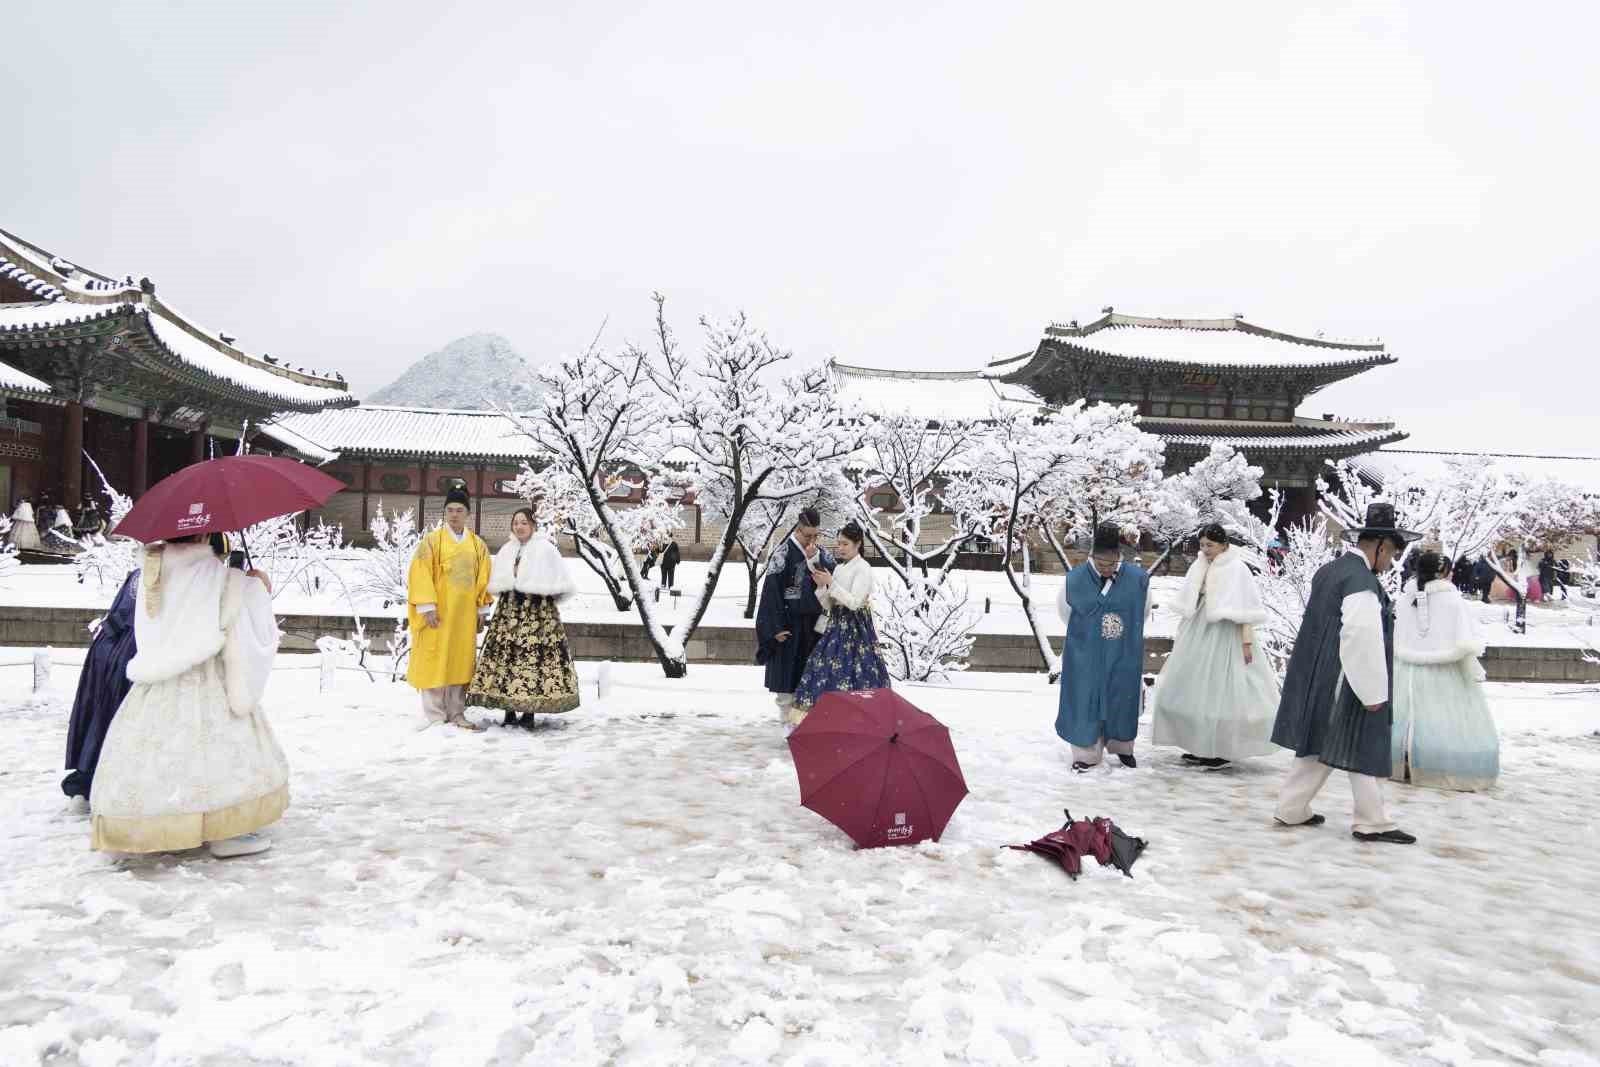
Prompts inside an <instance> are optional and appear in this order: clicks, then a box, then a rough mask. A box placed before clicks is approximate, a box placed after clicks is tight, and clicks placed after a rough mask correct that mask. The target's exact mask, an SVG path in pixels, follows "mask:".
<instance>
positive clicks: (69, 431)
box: [39, 400, 83, 528]
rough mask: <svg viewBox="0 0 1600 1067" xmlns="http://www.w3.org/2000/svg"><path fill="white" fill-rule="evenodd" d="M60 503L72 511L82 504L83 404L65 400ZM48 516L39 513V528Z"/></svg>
mask: <svg viewBox="0 0 1600 1067" xmlns="http://www.w3.org/2000/svg"><path fill="white" fill-rule="evenodd" d="M61 453H62V455H61V497H62V499H61V503H62V504H63V505H64V506H66V507H67V508H68V509H70V510H72V511H76V510H78V508H80V507H82V506H83V404H81V403H80V402H78V401H76V400H69V401H67V411H66V417H65V418H64V419H63V420H62V423H61ZM49 521H50V516H48V515H40V516H39V522H40V524H41V528H42V527H43V524H45V523H48V522H49Z"/></svg>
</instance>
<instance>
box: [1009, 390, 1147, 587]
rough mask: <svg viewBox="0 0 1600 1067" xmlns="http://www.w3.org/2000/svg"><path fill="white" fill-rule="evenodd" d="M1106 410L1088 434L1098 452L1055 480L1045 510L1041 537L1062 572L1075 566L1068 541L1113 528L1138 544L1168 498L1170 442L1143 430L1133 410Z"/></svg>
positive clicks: (1086, 452)
mask: <svg viewBox="0 0 1600 1067" xmlns="http://www.w3.org/2000/svg"><path fill="white" fill-rule="evenodd" d="M1101 407H1103V408H1104V409H1105V410H1103V411H1100V412H1099V413H1098V414H1097V415H1096V416H1095V419H1094V421H1092V422H1091V423H1090V424H1089V426H1088V428H1087V429H1086V432H1088V433H1091V434H1095V435H1096V436H1095V439H1094V442H1093V445H1092V447H1089V448H1085V449H1082V450H1081V454H1079V455H1078V456H1077V457H1076V458H1075V459H1074V460H1073V462H1071V463H1068V464H1065V465H1064V466H1063V467H1062V468H1061V470H1060V471H1059V472H1058V473H1057V474H1056V475H1055V476H1054V477H1053V478H1051V479H1050V481H1049V482H1048V483H1047V485H1046V491H1045V494H1044V501H1043V503H1042V505H1041V508H1040V513H1039V524H1038V530H1039V533H1040V535H1042V536H1043V537H1044V539H1045V541H1046V542H1048V543H1049V545H1050V548H1051V550H1052V551H1053V552H1054V553H1055V555H1056V559H1057V560H1059V561H1060V563H1061V568H1062V570H1066V569H1067V568H1068V567H1069V566H1070V563H1069V561H1068V559H1067V549H1066V543H1065V540H1064V537H1065V536H1066V535H1068V534H1072V533H1076V534H1079V535H1089V534H1091V533H1092V531H1093V530H1094V527H1095V525H1096V524H1098V523H1102V522H1110V523H1115V524H1116V525H1118V526H1120V527H1122V528H1123V529H1124V530H1127V531H1128V532H1129V534H1130V536H1131V537H1132V538H1133V539H1134V540H1135V541H1137V539H1138V534H1139V532H1141V531H1144V530H1148V529H1150V528H1151V527H1152V526H1153V525H1154V517H1155V507H1156V504H1157V503H1158V502H1159V501H1160V499H1161V496H1162V494H1161V485H1162V482H1163V480H1164V479H1163V477H1162V474H1161V468H1162V466H1163V464H1164V462H1165V458H1166V442H1164V441H1162V440H1161V438H1159V437H1157V436H1156V435H1155V434H1150V433H1145V432H1144V431H1143V430H1140V429H1139V427H1138V426H1137V424H1136V423H1135V422H1134V420H1133V416H1134V413H1135V412H1134V409H1133V408H1131V407H1120V408H1119V407H1114V406H1113V405H1109V404H1107V405H1101ZM1113 412H1115V414H1113Z"/></svg>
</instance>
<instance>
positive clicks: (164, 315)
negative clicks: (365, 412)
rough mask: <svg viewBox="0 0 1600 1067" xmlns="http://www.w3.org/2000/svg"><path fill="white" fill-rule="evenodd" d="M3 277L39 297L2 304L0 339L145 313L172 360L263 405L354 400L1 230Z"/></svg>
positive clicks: (123, 284)
mask: <svg viewBox="0 0 1600 1067" xmlns="http://www.w3.org/2000/svg"><path fill="white" fill-rule="evenodd" d="M0 275H5V276H6V277H8V278H9V279H10V280H11V281H12V282H14V283H17V284H22V285H23V286H24V288H26V289H28V290H29V292H30V293H31V294H33V295H35V296H36V297H37V298H38V299H37V300H36V301H33V302H28V303H19V304H0V337H3V336H4V335H6V334H19V333H33V332H35V331H39V330H45V329H50V328H54V327H63V326H68V325H71V324H73V323H78V322H86V321H92V320H96V319H103V318H108V317H111V316H114V315H121V314H128V315H143V316H145V317H146V321H147V324H148V330H149V333H150V335H151V336H152V337H153V338H154V340H155V342H156V343H157V344H158V345H159V347H160V349H162V350H164V351H165V353H166V354H167V355H168V356H170V357H171V359H172V360H173V361H174V362H175V363H177V364H181V365H186V366H187V367H190V368H192V369H194V370H197V371H199V372H201V373H202V374H203V375H205V376H208V377H210V378H214V379H217V380H219V381H220V382H223V383H226V384H227V385H228V386H231V387H232V388H233V390H235V391H239V392H243V393H245V394H250V395H251V398H252V399H253V400H255V401H256V402H258V403H261V404H262V405H264V406H272V405H275V404H277V405H283V406H291V407H296V408H300V409H307V408H316V407H322V406H325V405H343V404H352V403H354V402H355V401H354V399H353V398H352V397H350V395H349V393H348V391H347V390H346V388H345V383H344V380H343V379H342V378H341V377H339V376H338V375H336V374H319V373H314V372H309V371H305V370H299V369H291V368H289V367H288V366H286V365H283V364H281V363H279V362H278V361H277V360H274V359H272V358H271V357H268V356H257V355H252V354H251V353H249V352H246V351H245V350H244V349H242V348H240V347H239V346H237V345H236V344H234V343H233V341H232V339H231V338H230V339H227V340H224V339H223V337H222V335H220V334H218V333H215V332H213V331H209V330H206V329H203V328H201V327H200V326H198V325H196V324H195V323H194V322H193V321H192V320H191V319H189V318H188V317H187V316H185V315H183V314H181V313H179V312H178V311H177V310H175V309H174V308H172V307H170V306H169V305H167V304H166V303H165V302H164V301H163V300H161V299H158V298H157V297H156V296H155V286H154V285H152V284H150V283H149V282H148V281H143V282H139V283H135V282H134V281H133V279H132V278H131V277H130V278H125V279H123V280H121V281H117V280H114V279H111V278H108V277H106V276H104V275H99V274H95V273H93V272H91V271H86V270H84V269H83V268H81V267H78V266H76V265H75V264H72V263H68V262H67V261H65V260H63V259H61V258H60V257H59V256H52V255H51V254H50V253H48V252H45V251H44V250H43V249H40V248H38V247H37V246H35V245H32V244H29V243H28V242H27V241H24V240H22V239H21V238H18V237H15V236H14V235H12V234H9V233H6V232H5V231H3V230H0Z"/></svg>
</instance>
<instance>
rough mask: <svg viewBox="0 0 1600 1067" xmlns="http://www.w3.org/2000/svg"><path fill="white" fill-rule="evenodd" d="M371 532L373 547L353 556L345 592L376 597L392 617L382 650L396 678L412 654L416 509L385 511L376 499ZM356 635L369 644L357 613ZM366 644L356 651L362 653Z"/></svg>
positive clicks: (370, 527) (351, 594)
mask: <svg viewBox="0 0 1600 1067" xmlns="http://www.w3.org/2000/svg"><path fill="white" fill-rule="evenodd" d="M367 529H368V530H369V531H370V532H371V534H372V541H373V544H372V547H371V548H368V549H359V550H357V551H358V554H357V555H356V559H355V568H354V577H353V578H352V580H351V581H350V583H349V584H348V589H347V594H348V595H349V596H350V597H351V599H352V600H355V599H357V598H360V599H371V600H376V601H378V602H379V603H380V604H381V605H382V606H383V609H384V610H385V611H386V612H388V613H389V615H390V617H391V618H393V619H394V620H395V628H394V632H393V634H392V635H391V636H390V638H389V641H388V646H387V648H386V649H385V651H386V652H387V653H388V655H389V667H390V677H391V678H398V677H399V676H400V673H401V671H402V670H403V669H404V667H405V662H406V659H407V657H409V655H410V654H411V631H410V629H409V626H408V620H407V615H406V605H407V592H406V585H407V580H408V578H409V576H410V573H411V557H412V556H414V555H416V552H417V543H418V542H419V541H421V540H422V535H421V534H420V533H418V532H417V521H416V513H415V512H414V511H412V510H410V509H407V510H405V511H403V512H400V513H398V514H388V515H385V514H384V511H383V501H382V500H379V501H378V510H377V513H376V514H374V515H373V517H372V521H371V522H369V523H368V524H367ZM356 622H357V627H358V639H359V640H362V641H364V642H367V643H368V644H370V639H368V638H367V637H366V635H365V632H364V630H361V628H360V618H359V615H358V617H357V620H356ZM366 651H367V648H366V647H365V646H363V647H362V648H361V649H360V650H359V652H360V654H361V655H362V657H363V662H364V656H365V653H366Z"/></svg>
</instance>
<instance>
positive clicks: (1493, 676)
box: [0, 606, 1600, 683]
mask: <svg viewBox="0 0 1600 1067" xmlns="http://www.w3.org/2000/svg"><path fill="white" fill-rule="evenodd" d="M99 614H100V613H99V612H97V611H93V610H90V609H86V608H21V607H12V606H0V645H7V646H12V647H17V646H22V647H38V646H43V645H49V646H53V647H56V648H79V647H83V646H85V645H87V644H88V643H89V631H88V629H87V627H88V624H89V622H90V620H92V619H94V618H96V617H97V616H98V615H99ZM363 624H364V625H365V628H366V633H367V636H368V637H369V638H371V639H372V643H373V646H374V647H377V648H381V647H383V644H384V642H385V641H386V640H387V638H388V636H389V634H390V633H392V632H393V630H394V621H393V620H391V619H386V618H375V619H365V620H363ZM278 625H279V627H280V628H281V629H282V630H283V634H284V640H283V650H284V651H285V652H311V651H314V650H315V649H316V640H317V638H318V637H319V636H321V635H323V634H333V635H335V636H338V637H349V636H351V635H352V634H353V631H354V628H355V622H354V620H353V619H351V618H348V617H340V616H319V615H282V616H279V618H278ZM666 625H667V628H668V629H671V622H670V617H669V620H668V621H667V623H666ZM567 639H568V641H569V642H570V643H571V645H572V654H573V656H575V657H576V658H578V659H583V660H614V661H618V662H627V661H632V662H651V661H653V660H654V659H655V653H654V651H653V650H652V649H651V648H650V642H649V641H648V640H646V639H645V636H644V630H643V629H642V628H641V627H640V626H639V624H638V623H637V622H576V623H568V624H567ZM1055 650H1056V651H1057V652H1059V651H1060V647H1059V645H1056V646H1055ZM1171 651H1172V641H1171V640H1170V639H1168V638H1165V637H1152V638H1149V639H1147V640H1146V641H1145V670H1146V671H1149V672H1151V673H1155V672H1157V671H1159V670H1160V669H1161V665H1162V664H1163V663H1165V662H1166V657H1167V655H1168V653H1170V652H1171ZM753 657H754V637H753V635H752V633H751V631H750V630H749V629H747V628H745V627H741V626H702V627H700V629H698V630H697V631H695V636H694V639H693V640H692V641H690V642H689V662H690V664H691V665H693V664H695V663H713V664H735V665H748V664H751V663H753V662H754V658H753ZM1483 666H1484V669H1485V670H1487V671H1488V672H1489V679H1490V680H1491V681H1495V682H1565V683H1575V682H1587V683H1594V682H1600V664H1595V663H1588V662H1585V660H1584V658H1583V654H1582V652H1581V651H1580V650H1578V649H1575V648H1528V647H1521V646H1506V645H1501V646H1496V647H1492V648H1490V649H1489V650H1488V652H1487V653H1485V655H1484V657H1483ZM972 669H973V670H975V671H1035V670H1039V669H1040V663H1039V652H1038V649H1037V647H1036V646H1035V645H1034V641H1033V638H1032V637H1031V636H1029V635H1027V634H979V635H978V639H977V643H976V644H975V645H974V646H973V656H972Z"/></svg>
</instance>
